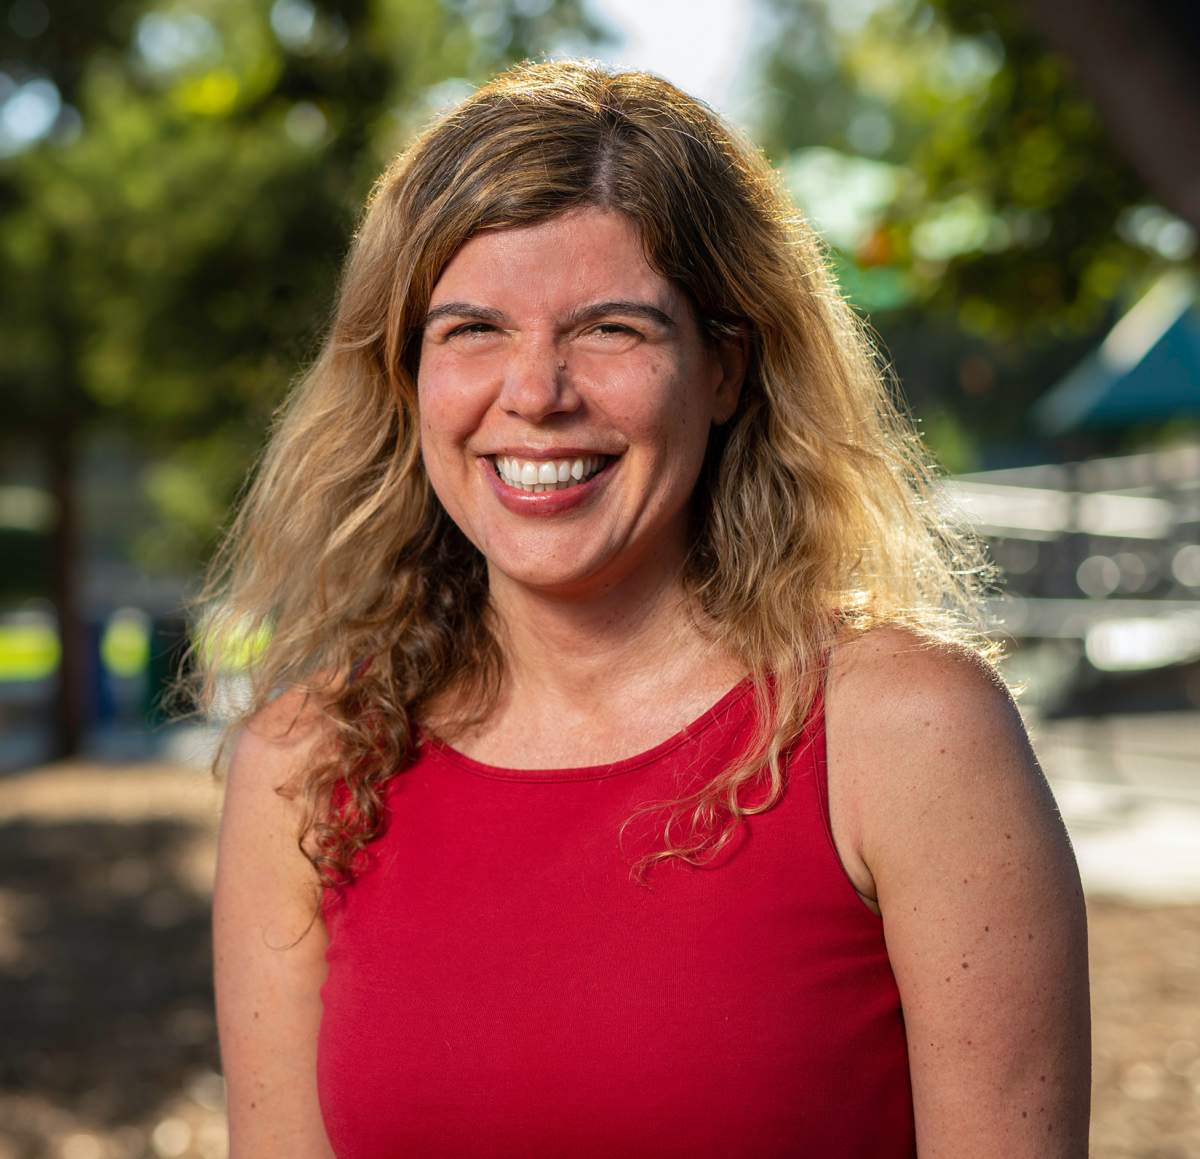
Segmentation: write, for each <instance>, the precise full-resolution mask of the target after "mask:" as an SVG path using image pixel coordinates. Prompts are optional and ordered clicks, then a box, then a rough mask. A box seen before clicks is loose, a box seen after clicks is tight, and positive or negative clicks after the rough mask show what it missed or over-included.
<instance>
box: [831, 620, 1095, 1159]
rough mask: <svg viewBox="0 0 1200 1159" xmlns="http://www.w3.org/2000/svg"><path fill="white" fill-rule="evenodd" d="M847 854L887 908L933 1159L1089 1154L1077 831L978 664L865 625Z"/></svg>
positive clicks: (850, 712)
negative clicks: (1071, 832)
mask: <svg viewBox="0 0 1200 1159" xmlns="http://www.w3.org/2000/svg"><path fill="white" fill-rule="evenodd" d="M828 736H829V769H830V809H831V817H832V820H833V826H834V835H835V839H836V840H837V843H838V848H839V851H840V852H841V854H842V856H843V860H844V861H845V863H846V867H847V871H848V872H849V874H850V876H851V878H852V880H854V883H855V885H856V886H857V887H858V889H859V890H860V892H861V893H863V894H864V895H866V896H868V897H873V898H875V899H876V900H877V902H878V905H879V908H880V912H881V914H882V917H883V928H884V936H885V938H886V941H887V947H888V955H889V957H890V959H891V962H892V968H893V971H894V973H895V975H896V982H897V985H898V987H899V990H900V997H901V1002H902V1005H903V1010H904V1020H905V1029H906V1033H907V1036H908V1047H909V1060H910V1064H911V1069H912V1080H913V1100H914V1107H915V1111H916V1118H917V1143H918V1150H919V1153H920V1155H921V1157H922V1159H935V1157H938V1156H947V1157H949V1156H953V1157H954V1159H966V1157H969V1156H995V1155H1014V1156H1016V1155H1020V1156H1023V1157H1024V1156H1030V1157H1034V1156H1037V1157H1043V1156H1045V1157H1049V1156H1054V1157H1056V1159H1058V1157H1067V1156H1071V1157H1080V1159H1082V1157H1084V1156H1086V1155H1087V1128H1088V1101H1089V1099H1088V1096H1089V1085H1090V1066H1091V1057H1090V1023H1089V1015H1088V977H1087V930H1086V917H1085V913H1084V905H1083V894H1082V890H1081V888H1080V884H1079V876H1078V873H1077V871H1076V868H1075V861H1074V857H1073V855H1072V852H1071V848H1070V844H1069V842H1068V840H1067V835H1066V832H1065V830H1064V829H1063V826H1062V823H1061V820H1060V819H1059V816H1058V813H1057V810H1056V809H1055V806H1054V802H1053V799H1052V797H1051V795H1050V791H1049V788H1048V786H1047V785H1046V782H1045V779H1044V778H1043V776H1042V774H1041V771H1040V769H1039V768H1038V766H1037V762H1036V760H1035V758H1034V756H1033V752H1032V750H1031V749H1030V747H1029V742H1028V738H1027V737H1026V734H1025V730H1024V728H1023V726H1022V724H1021V720H1020V717H1019V715H1018V713H1017V712H1016V709H1015V706H1014V705H1013V704H1012V700H1011V698H1010V697H1009V696H1008V694H1007V693H1006V692H1005V691H1004V689H1003V688H1001V687H1000V686H999V684H998V683H997V682H996V680H995V679H994V677H992V675H991V674H990V673H989V672H987V671H986V670H985V669H984V667H983V666H982V664H981V663H979V662H978V661H976V660H975V659H973V658H971V657H969V656H966V655H964V654H962V653H959V652H956V651H953V650H950V649H946V648H939V647H932V646H928V645H922V644H921V643H920V642H918V641H916V640H915V639H914V638H913V637H912V636H909V635H907V634H904V633H900V632H894V631H888V632H876V633H871V634H869V635H868V636H866V637H864V638H863V639H861V640H859V641H857V642H856V643H855V644H853V645H851V646H849V647H848V648H847V649H845V650H844V655H843V656H842V657H840V658H839V659H838V661H837V662H836V663H835V665H834V668H833V670H832V672H831V680H830V694H829V724H828Z"/></svg>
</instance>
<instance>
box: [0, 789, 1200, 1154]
mask: <svg viewBox="0 0 1200 1159" xmlns="http://www.w3.org/2000/svg"><path fill="white" fill-rule="evenodd" d="M215 810H216V799H215V794H214V792H213V790H212V788H211V786H210V785H209V784H208V782H207V781H206V779H205V778H204V777H203V776H201V775H198V774H192V773H187V772H182V771H180V770H179V769H177V768H172V767H162V768H153V767H140V768H132V769H113V768H102V767H88V766H84V765H73V766H63V767H59V768H55V769H49V770H42V771H39V772H37V773H33V774H25V775H22V776H17V777H9V778H5V779H3V780H0V1159H142V1157H143V1156H146V1157H151V1156H157V1157H160V1159H172V1157H183V1159H186V1157H199V1159H223V1157H224V1156H225V1154H226V1152H227V1144H226V1135H225V1119H224V1114H223V1109H222V1107H223V1092H222V1085H221V1080H220V1078H219V1071H220V1066H219V1059H218V1054H217V1042H216V1030H215V1024H214V1020H213V1007H212V979H211V975H210V967H209V957H210V943H209V931H208V904H209V891H210V884H211V874H212V863H213V836H214V825H213V823H214V818H215ZM1090 918H1091V939H1092V993H1093V1012H1094V1026H1095V1030H1094V1042H1095V1047H1094V1049H1095V1068H1094V1073H1095V1095H1094V1114H1093V1124H1092V1155H1093V1156H1095V1157H1096V1159H1127V1157H1128V1159H1133V1157H1138V1159H1200V906H1174V907H1151V908H1137V907H1133V906H1127V905H1120V904H1115V903H1109V902H1097V903H1093V904H1092V905H1091V906H1090Z"/></svg>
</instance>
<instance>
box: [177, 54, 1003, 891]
mask: <svg viewBox="0 0 1200 1159" xmlns="http://www.w3.org/2000/svg"><path fill="white" fill-rule="evenodd" d="M585 206H595V207H598V208H602V209H606V210H612V211H615V212H618V213H621V214H624V215H625V216H626V217H627V218H628V219H629V220H630V221H631V222H632V223H633V224H634V226H635V227H636V229H637V231H638V234H639V235H640V238H641V241H642V244H643V246H644V249H645V254H646V257H647V260H648V261H649V263H650V265H651V266H652V267H654V269H656V270H657V271H658V272H659V273H660V274H661V275H662V276H664V277H665V278H667V279H669V280H671V281H672V282H674V283H675V284H677V285H678V286H679V287H681V288H682V289H683V290H684V291H685V292H686V294H687V295H688V296H689V298H690V300H691V302H692V304H693V306H694V308H695V312H696V316H697V318H698V320H699V323H700V326H701V330H702V332H703V333H704V334H705V335H706V337H707V338H708V339H709V340H711V341H713V342H717V341H721V340H722V339H725V338H729V337H731V336H733V335H744V336H745V337H747V338H748V339H749V343H750V347H751V355H752V357H751V365H750V370H749V373H748V376H747V380H746V383H745V386H744V389H743V392H742V397H741V401H740V403H739V405H738V409H737V411H736V413H735V415H734V416H733V418H732V419H731V420H730V421H729V422H728V423H727V424H725V425H724V426H723V427H721V428H716V429H714V431H713V434H712V437H711V440H710V445H709V449H708V453H707V456H706V460H705V466H704V469H703V471H702V474H701V478H700V482H699V484H698V488H697V495H696V502H695V505H694V506H695V516H694V526H693V531H692V541H691V547H690V553H689V555H688V558H687V562H686V567H685V572H684V576H683V580H684V585H685V588H686V590H687V592H688V593H689V596H690V598H691V600H692V601H693V604H694V608H695V610H696V612H697V613H698V618H702V619H703V621H704V623H705V626H706V627H705V630H706V631H708V632H709V633H710V634H711V635H712V637H713V639H714V642H715V643H716V644H717V646H718V647H719V648H721V649H722V650H723V651H724V652H725V653H727V654H728V655H729V656H730V657H731V658H734V659H736V660H737V661H739V662H740V663H742V664H743V665H744V666H745V668H746V670H748V671H749V672H750V673H751V674H752V676H753V679H754V682H755V686H756V691H757V697H758V703H759V705H760V709H761V711H760V713H759V716H760V734H759V737H758V740H757V741H756V743H755V744H754V745H753V746H751V750H750V751H748V752H747V753H746V754H745V755H744V757H743V759H741V760H739V761H738V762H737V763H736V765H734V766H733V767H731V768H729V769H726V770H725V771H723V772H722V773H721V774H720V775H719V776H718V777H717V778H716V779H714V780H713V781H712V782H711V783H710V784H709V785H707V786H706V787H705V788H704V789H703V790H702V791H701V792H699V793H698V794H697V795H696V796H695V797H693V798H690V799H689V800H687V801H683V802H676V803H675V805H674V807H673V809H672V811H671V816H670V820H669V821H668V822H667V824H666V831H665V834H664V843H663V849H662V850H661V852H660V853H659V854H658V855H657V856H660V857H684V858H686V859H688V860H697V859H701V858H703V857H705V856H706V855H708V854H711V853H712V852H713V851H714V850H715V849H717V848H719V847H720V846H721V845H722V844H723V843H724V841H726V840H727V839H728V837H729V836H730V835H731V833H732V831H733V829H734V827H735V826H736V825H737V824H738V822H739V821H740V820H741V819H742V818H744V817H745V816H746V815H748V814H750V813H755V812H761V811H762V810H764V809H767V808H770V807H771V805H773V804H774V803H775V802H776V801H777V800H778V799H779V796H780V794H781V793H782V791H783V776H784V774H783V764H784V762H783V761H782V760H781V756H782V754H783V753H784V752H785V750H786V748H787V746H788V745H789V743H791V742H792V741H793V740H794V739H795V738H796V737H797V736H798V734H799V733H800V731H801V728H802V726H803V724H804V721H805V720H806V719H807V717H808V715H809V713H810V711H811V710H812V708H813V705H814V703H815V701H816V699H817V697H818V695H819V691H820V686H821V679H822V674H823V670H824V666H825V658H826V656H827V653H828V650H829V648H830V646H831V644H832V643H833V642H834V641H835V639H841V638H844V637H845V636H846V635H847V634H849V633H853V632H861V631H863V630H865V629H866V628H869V627H871V626H873V625H876V624H880V623H900V624H904V625H907V626H909V627H910V628H912V629H914V630H916V631H917V632H919V633H922V634H924V635H926V636H938V637H941V638H955V639H960V640H964V641H966V642H968V643H969V644H971V645H972V646H974V647H975V648H976V649H977V650H980V651H983V650H984V646H983V645H982V644H981V643H980V640H981V637H979V636H978V635H975V634H973V629H972V622H973V621H972V614H973V609H974V607H975V606H976V604H977V600H976V596H975V589H976V585H977V582H978V576H979V573H980V565H979V559H978V557H977V555H976V553H975V549H974V547H973V545H972V544H971V542H969V541H965V540H963V539H962V538H960V537H959V536H957V535H956V534H955V533H954V532H953V531H951V530H948V529H947V528H945V527H944V526H942V524H941V523H940V522H939V518H938V514H937V511H936V508H935V504H934V502H933V498H932V491H931V484H932V481H933V476H932V474H931V471H930V469H929V466H928V464H927V461H926V458H925V457H924V454H923V452H922V450H921V447H920V443H919V441H918V440H917V439H916V437H915V436H914V434H913V432H912V431H911V429H910V427H909V425H908V424H907V423H906V422H905V421H904V419H903V417H902V416H901V414H900V413H899V411H898V409H897V407H896V405H895V404H894V402H893V399H892V388H891V384H890V380H889V378H888V376H887V375H886V373H885V372H884V369H883V367H882V365H881V363H880V361H879V359H878V357H877V355H876V352H875V350H874V348H873V346H872V344H871V342H870V341H869V338H868V336H867V335H866V333H865V331H864V327H863V326H862V324H861V323H860V322H859V320H858V319H857V318H856V317H855V315H854V314H853V312H852V311H851V310H850V309H849V307H848V306H847V305H846V303H845V302H844V301H843V299H842V297H841V295H840V294H839V293H838V290H837V288H836V286H835V285H834V283H833V282H832V281H831V279H830V276H829V273H828V271H827V268H826V256H825V252H824V250H823V248H822V245H821V243H820V241H819V239H818V238H817V236H816V235H815V234H814V233H813V231H812V229H811V228H810V227H809V226H808V225H807V224H806V223H805V221H804V220H803V219H802V218H801V216H800V215H799V214H798V213H797V212H796V210H795V207H794V206H793V205H792V203H791V202H790V201H789V199H788V197H787V195H786V194H785V192H784V191H783V189H782V187H781V185H780V182H779V178H778V175H777V174H776V173H775V172H774V171H773V170H772V169H771V168H770V166H769V165H768V164H767V162H766V161H765V159H764V158H763V157H762V155H761V154H760V152H759V151H758V150H757V149H756V148H755V147H754V146H753V145H752V144H751V143H750V142H749V141H748V140H746V139H745V138H744V137H742V136H740V135H739V134H737V133H735V132H734V131H732V130H731V129H730V128H729V127H728V126H727V125H725V124H724V123H723V122H722V121H721V120H720V119H719V118H718V117H717V116H716V115H715V114H714V113H712V112H711V111H710V110H709V109H708V108H706V107H705V106H704V105H703V104H701V103H699V102H698V101H695V100H693V99H691V98H689V97H687V96H685V95H684V94H683V93H681V92H679V91H678V90H677V89H675V88H673V87H672V86H671V85H669V84H667V83H666V82H665V81H662V80H659V79H657V78H656V77H653V76H649V75H647V74H644V73H638V72H616V73H614V72H611V71H610V70H608V69H606V68H604V67H602V66H600V65H597V64H594V63H581V62H547V63H536V64H532V63H527V64H523V65H520V66H518V67H515V68H513V69H511V70H510V71H508V72H506V73H504V74H503V75H502V76H500V77H499V78H497V79H496V80H494V81H493V82H492V83H491V84H489V85H488V86H487V87H485V88H483V89H481V90H479V91H478V92H477V93H475V94H474V96H472V97H471V98H470V99H468V100H467V101H465V102H464V103H462V104H461V105H459V106H458V107H457V108H455V109H454V110H453V111H451V112H449V113H448V114H446V115H445V116H443V117H442V118H441V119H439V120H437V121H436V122H434V123H433V124H432V125H431V126H430V127H429V128H428V129H426V130H425V132H424V133H423V134H422V135H421V136H419V137H418V138H417V139H416V140H415V141H414V142H413V144H412V145H411V147H410V148H409V149H408V150H407V151H406V152H405V153H404V154H403V155H402V156H400V157H399V158H398V159H397V160H396V161H395V162H394V163H393V164H392V166H391V167H390V168H389V169H388V170H387V172H386V173H384V175H383V176H382V177H381V178H380V180H379V181H378V183H377V185H376V187H375V189H374V192H373V193H372V195H371V198H370V201H369V204H368V207H367V211H366V214H365V217H364V219H363V222H362V226H361V228H360V230H359V232H358V235H357V237H356V239H355V242H354V246H353V249H352V251H351V254H350V257H349V261H348V264H347V268H346V272H345V277H344V280H343V283H342V288H341V294H340V297H339V299H338V303H337V309H336V313H335V316H334V319H333V323H332V326H331V328H330V332H329V335H328V339H327V341H326V343H325V346H324V349H323V350H322V352H321V354H320V356H319V358H318V359H317V360H316V362H315V364H314V365H313V366H312V367H311V368H310V369H309V370H308V372H307V373H306V374H305V375H304V376H303V378H302V379H301V381H300V382H299V384H298V385H297V387H296V388H295V390H294V392H293V394H292V396H291V398H290V399H289V400H288V402H287V404H286V405H285V406H284V408H283V409H282V411H281V416H280V418H279V420H278V422H277V424H276V427H275V430H274V432H273V435H272V437H271V440H270V443H269V445H268V447H267V449H266V452H265V454H264V456H263V459H262V461H261V463H260V465H259V468H258V471H257V473H256V475H255V477H254V479H253V482H252V484H251V485H250V487H249V489H248V492H247V494H246V495H245V498H244V500H243V502H242V504H241V506H240V510H239V511H238V514H237V516H236V519H235V521H234V523H233V525H232V528H231V530H230V533H229V535H228V537H227V538H226V540H225V542H224V544H223V546H222V547H221V549H220V551H219V554H218V555H217V557H216V560H215V562H214V565H213V570H212V572H211V574H210V581H209V585H208V589H207V591H206V594H205V597H204V599H205V601H206V603H207V606H209V607H210V608H217V609H219V612H218V614H216V615H215V616H214V617H213V618H212V619H211V620H210V623H209V628H208V631H207V639H206V642H205V645H204V647H203V648H202V649H200V654H201V656H202V657H203V658H204V661H205V667H204V674H203V675H204V680H205V688H206V690H207V694H208V695H209V696H211V694H212V691H213V689H214V688H215V686H216V673H217V672H218V670H219V669H220V666H221V662H222V661H221V657H222V655H228V653H229V650H230V649H231V648H235V647H239V646H240V647H243V648H244V644H239V641H242V642H244V641H245V640H246V639H247V634H248V633H249V634H251V635H253V634H254V633H256V632H259V631H261V630H262V629H264V628H267V629H269V633H270V636H269V643H268V644H266V646H265V647H263V648H262V649H261V650H260V652H259V654H258V655H257V656H256V659H255V661H254V663H253V665H252V667H251V679H252V694H251V697H250V704H249V707H248V711H247V712H246V714H245V716H243V717H242V718H240V719H239V720H238V721H235V722H234V725H233V727H234V728H236V727H238V726H239V725H240V724H242V723H244V721H245V720H246V719H247V718H248V717H249V716H250V715H251V714H252V713H254V712H256V711H258V710H259V709H261V708H262V707H263V706H264V705H265V704H266V702H267V701H268V700H269V699H270V697H271V695H272V694H273V692H275V691H276V690H278V689H281V688H285V687H299V688H302V689H306V690H308V691H309V692H310V693H312V694H313V696H314V698H315V699H317V700H318V702H319V703H320V704H321V706H322V708H323V710H324V712H325V713H326V714H327V715H328V717H329V719H330V720H331V721H333V722H334V724H335V726H336V730H337V736H338V742H339V743H338V744H337V745H336V746H335V751H331V752H330V754H329V755H327V757H325V758H323V759H321V760H318V761H316V762H315V763H314V765H313V767H312V768H310V769H309V770H307V772H306V780H305V783H304V785H303V786H302V790H303V792H304V793H305V794H307V798H308V801H309V805H310V811H309V823H308V827H307V829H306V834H305V835H306V836H307V837H308V838H309V840H308V842H307V846H306V847H307V848H308V850H309V854H310V856H311V858H312V860H313V862H314V864H315V866H316V868H317V870H318V872H319V874H320V875H321V878H322V880H323V881H325V882H327V883H329V882H333V881H337V880H341V879H345V878H346V877H347V876H349V875H351V874H352V873H353V871H354V866H355V864H356V859H357V857H358V855H359V853H360V851H362V850H363V849H364V847H365V846H366V845H367V843H368V842H369V841H371V840H372V839H373V838H375V837H376V836H378V835H379V834H380V833H381V832H382V827H383V825H384V821H385V811H384V808H383V803H382V801H383V793H384V790H385V787H386V785H387V783H388V782H389V780H390V779H391V778H392V777H394V776H396V775H398V774H399V773H401V772H402V770H403V769H404V768H405V767H406V766H407V765H408V764H409V763H411V761H412V759H413V757H414V754H415V751H416V749H417V747H418V745H419V743H420V730H421V725H422V723H423V720H424V718H425V716H426V714H427V712H428V709H429V706H430V705H431V703H432V702H433V701H434V699H435V698H437V697H445V696H446V695H447V694H450V693H457V695H456V696H455V697H454V702H455V703H457V704H459V705H473V706H474V710H473V711H472V712H471V713H469V714H468V715H469V716H470V719H469V720H468V719H461V720H458V721H457V722H456V723H457V724H458V725H460V726H466V725H468V724H471V723H476V722H478V721H480V720H482V719H486V717H487V715H488V713H489V712H490V710H491V709H492V707H493V706H494V704H495V702H496V699H497V696H498V693H499V690H500V688H501V684H502V682H503V680H504V675H505V668H504V657H503V655H502V653H501V650H500V648H499V647H498V645H497V639H496V632H495V624H494V623H493V620H492V614H491V611H490V607H489V601H488V589H487V578H486V568H485V562H484V559H483V557H482V556H481V555H480V553H479V552H478V551H477V550H476V549H475V548H474V546H473V545H472V544H470V543H469V541H468V540H467V539H466V537H465V536H464V535H463V534H462V532H461V531H459V529H458V528H457V527H456V526H455V525H454V524H453V523H452V522H451V520H450V519H449V517H448V516H447V514H446V512H445V511H444V509H443V508H442V506H441V504H440V503H439V502H438V500H437V497H436V496H435V495H434V494H433V492H432V490H431V487H430V484H429V481H428V479H427V477H426V475H425V472H424V469H423V466H422V463H421V454H420V446H419V437H418V421H417V390H416V374H417V358H418V353H419V349H420V336H421V327H422V320H423V317H424V314H425V312H426V310H427V308H428V303H429V300H430V296H431V293H432V291H433V288H434V285H435V284H436V282H437V280H438V278H439V276H440V274H441V272H442V270H443V269H444V268H445V266H446V264H447V263H448V261H449V260H450V258H451V257H452V256H453V255H454V253H455V252H456V251H457V249H458V248H459V246H461V245H462V244H463V242H464V241H466V240H467V239H468V238H470V237H471V236H472V235H473V234H476V233H478V232H479V231H480V230H490V229H503V228H506V227H510V226H517V225H527V224H532V223H535V222H539V221H544V220H546V219H549V218H552V217H555V216H557V215H559V214H562V213H565V212H568V211H570V210H572V209H576V208H580V207H585ZM364 662H365V663H364ZM352 670H355V675H354V678H353V679H351V678H350V673H351V671H352ZM331 674H332V675H331ZM443 735H446V733H445V731H443ZM335 788H338V789H339V791H338V792H336V793H335V792H333V790H334V789H335ZM758 790H761V791H758ZM751 798H753V803H751Z"/></svg>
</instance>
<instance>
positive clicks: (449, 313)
mask: <svg viewBox="0 0 1200 1159" xmlns="http://www.w3.org/2000/svg"><path fill="white" fill-rule="evenodd" d="M439 318H473V319H474V320H475V321H477V322H494V323H495V324H496V325H500V324H502V323H503V322H504V321H505V320H506V319H505V317H504V314H503V313H502V312H501V311H499V310H493V309H491V308H490V307H488V306H476V305H475V304H474V303H473V302H446V303H444V304H443V305H441V306H434V308H433V309H432V310H430V311H429V313H428V314H426V315H425V322H424V325H425V326H429V325H431V324H432V323H434V322H436V321H437V320H438V319H439Z"/></svg>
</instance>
